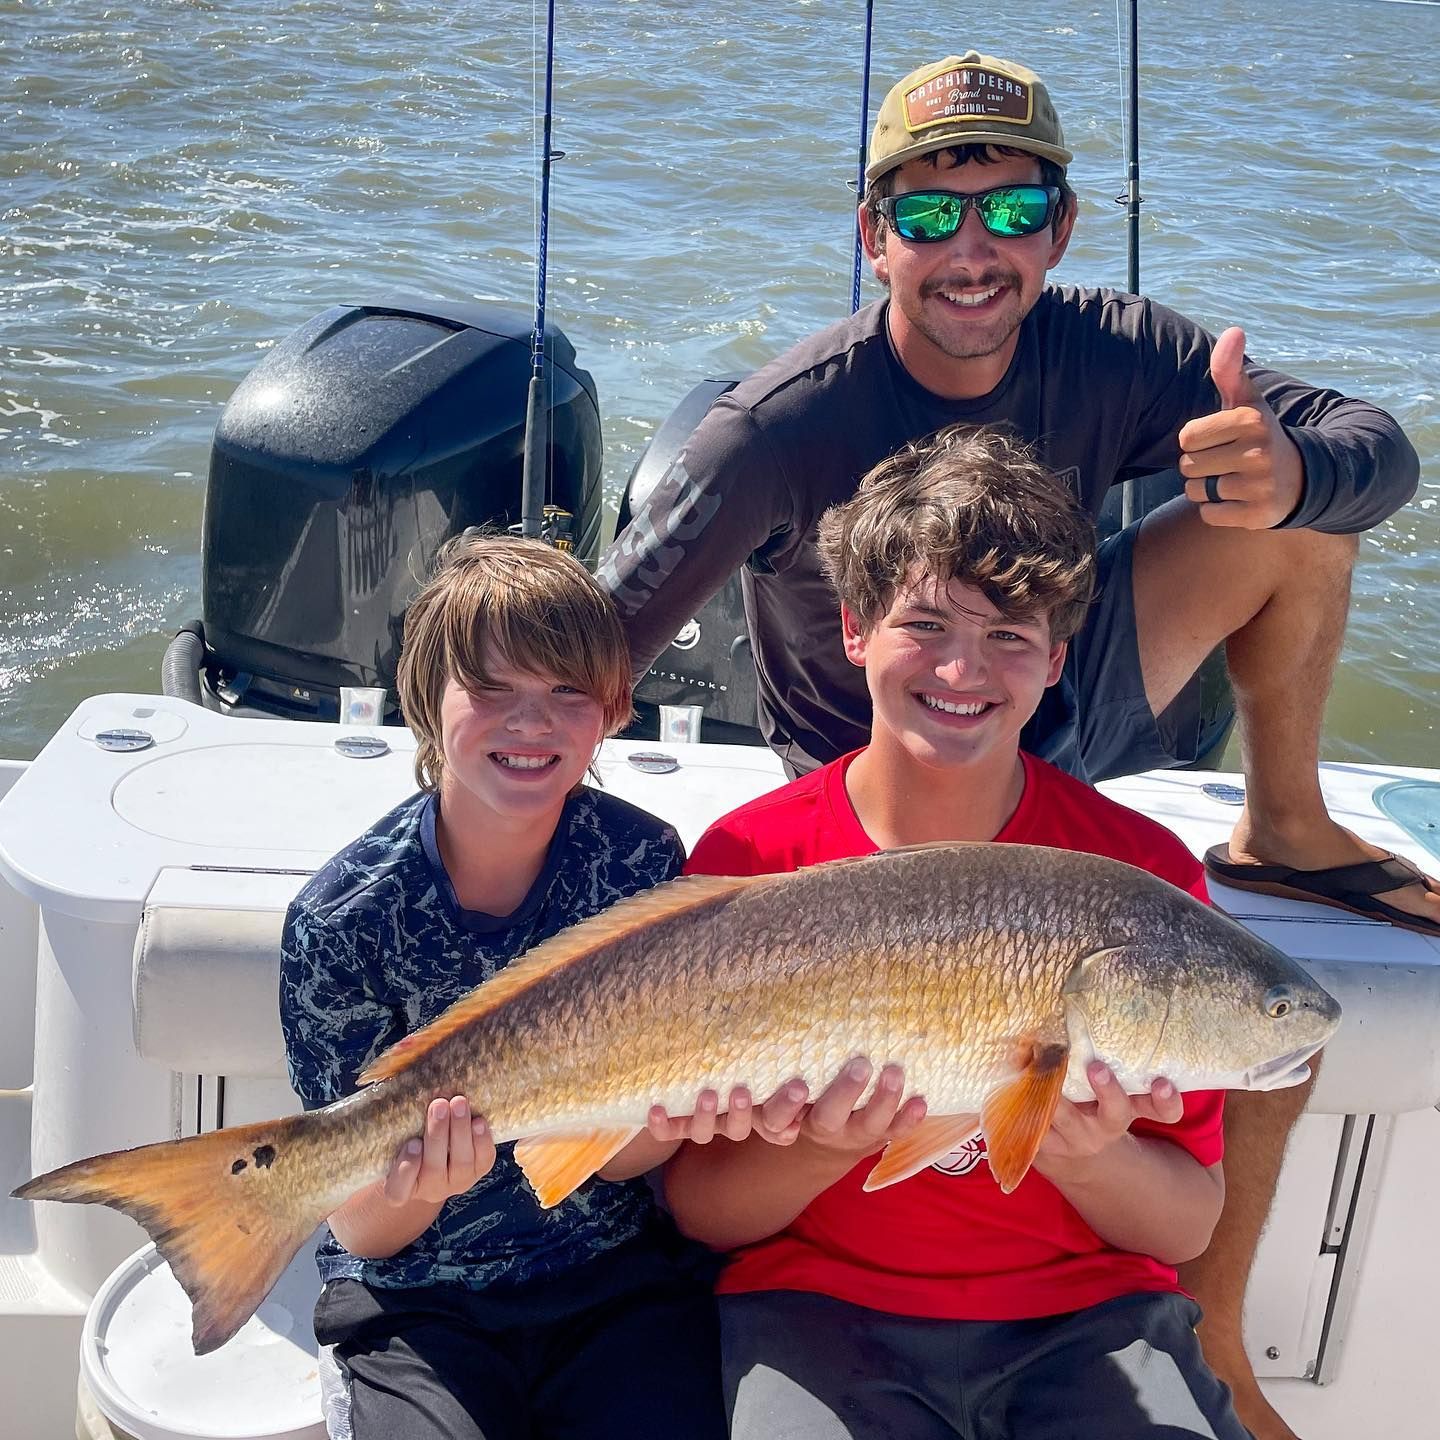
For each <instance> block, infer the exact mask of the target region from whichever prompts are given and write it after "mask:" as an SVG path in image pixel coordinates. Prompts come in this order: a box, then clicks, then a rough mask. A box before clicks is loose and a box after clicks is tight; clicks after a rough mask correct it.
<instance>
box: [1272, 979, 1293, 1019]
mask: <svg viewBox="0 0 1440 1440" xmlns="http://www.w3.org/2000/svg"><path fill="white" fill-rule="evenodd" d="M1294 1004H1295V1001H1294V998H1293V997H1292V996H1291V994H1290V987H1289V986H1288V985H1276V986H1275V987H1274V988H1273V989H1272V990H1271V991H1270V992H1269V993H1268V994H1267V995H1266V996H1265V1013H1266V1014H1267V1015H1268V1016H1269V1017H1270V1018H1271V1019H1272V1020H1281V1019H1284V1017H1285V1016H1286V1015H1288V1014H1289V1013H1290V1011H1291V1010H1292V1009H1293V1008H1294Z"/></svg>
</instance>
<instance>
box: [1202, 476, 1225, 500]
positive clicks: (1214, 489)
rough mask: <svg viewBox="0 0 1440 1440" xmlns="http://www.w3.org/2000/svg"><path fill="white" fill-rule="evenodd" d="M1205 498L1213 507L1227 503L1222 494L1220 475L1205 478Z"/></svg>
mask: <svg viewBox="0 0 1440 1440" xmlns="http://www.w3.org/2000/svg"><path fill="white" fill-rule="evenodd" d="M1205 498H1206V499H1207V500H1208V501H1209V502H1210V503H1211V504H1212V505H1223V504H1224V503H1225V501H1224V499H1223V497H1222V496H1221V494H1220V477H1219V476H1218V475H1207V476H1206V477H1205Z"/></svg>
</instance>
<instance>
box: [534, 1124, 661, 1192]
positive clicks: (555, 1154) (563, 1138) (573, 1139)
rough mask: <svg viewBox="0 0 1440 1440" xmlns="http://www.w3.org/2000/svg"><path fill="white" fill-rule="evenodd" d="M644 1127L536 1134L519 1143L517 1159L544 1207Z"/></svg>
mask: <svg viewBox="0 0 1440 1440" xmlns="http://www.w3.org/2000/svg"><path fill="white" fill-rule="evenodd" d="M642 1129H644V1126H641V1125H623V1126H617V1127H615V1128H614V1129H609V1130H569V1131H560V1132H557V1133H555V1134H553V1135H532V1136H531V1137H530V1138H529V1139H526V1140H521V1141H519V1142H518V1143H517V1144H516V1146H515V1163H516V1164H517V1165H518V1166H519V1167H520V1169H521V1171H522V1173H523V1174H524V1176H525V1178H526V1179H527V1180H528V1181H529V1182H530V1188H531V1189H532V1190H534V1192H535V1196H536V1198H537V1199H538V1200H539V1201H540V1208H541V1209H542V1210H550V1209H552V1208H553V1207H554V1206H556V1205H558V1204H559V1203H560V1202H561V1201H562V1200H563V1199H564V1198H565V1197H566V1196H567V1195H569V1194H570V1193H571V1192H572V1191H574V1190H578V1189H579V1188H580V1186H582V1185H583V1184H584V1183H585V1182H586V1181H587V1180H588V1179H589V1178H590V1177H591V1176H592V1175H593V1174H594V1173H595V1172H596V1171H597V1170H599V1169H601V1168H603V1167H604V1166H605V1165H607V1164H608V1163H609V1162H610V1161H611V1160H613V1159H614V1158H615V1156H616V1155H618V1154H619V1153H620V1152H621V1151H622V1150H623V1149H624V1148H625V1147H626V1146H627V1145H628V1144H629V1143H630V1142H631V1141H632V1140H633V1139H634V1138H635V1137H636V1136H637V1135H638V1134H639V1133H640V1131H641V1130H642Z"/></svg>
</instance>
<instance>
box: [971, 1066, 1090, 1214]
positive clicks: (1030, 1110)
mask: <svg viewBox="0 0 1440 1440" xmlns="http://www.w3.org/2000/svg"><path fill="white" fill-rule="evenodd" d="M1029 1050H1030V1053H1029V1055H1028V1057H1027V1058H1026V1059H1025V1062H1024V1064H1023V1065H1022V1066H1021V1068H1020V1072H1019V1073H1018V1074H1017V1075H1015V1076H1013V1077H1012V1078H1011V1079H1009V1080H1007V1081H1005V1082H1004V1083H1003V1084H1001V1085H998V1086H996V1088H995V1089H994V1090H992V1091H991V1092H990V1093H989V1095H987V1096H986V1097H985V1101H984V1103H983V1104H982V1105H981V1107H980V1123H981V1127H982V1129H983V1130H984V1132H985V1158H986V1160H987V1161H988V1162H989V1165H990V1173H991V1174H992V1175H993V1176H994V1177H995V1179H996V1180H997V1181H998V1182H999V1184H1000V1188H1001V1190H1003V1191H1004V1192H1005V1194H1007V1195H1008V1194H1010V1192H1011V1191H1012V1190H1014V1189H1015V1187H1016V1186H1017V1185H1018V1184H1019V1183H1020V1182H1021V1181H1022V1180H1023V1179H1024V1178H1025V1172H1026V1171H1027V1170H1029V1168H1030V1166H1031V1163H1032V1162H1033V1161H1034V1159H1035V1153H1036V1151H1038V1150H1039V1149H1040V1142H1041V1141H1042V1140H1044V1138H1045V1133H1046V1131H1048V1130H1049V1129H1050V1122H1051V1121H1052V1120H1054V1118H1055V1108H1056V1106H1058V1105H1059V1103H1060V1092H1061V1090H1063V1089H1064V1087H1065V1072H1066V1069H1067V1068H1068V1066H1069V1063H1070V1047H1069V1046H1068V1045H1065V1044H1062V1043H1060V1042H1058V1041H1044V1040H1039V1039H1037V1040H1034V1041H1032V1042H1031V1043H1030V1046H1029Z"/></svg>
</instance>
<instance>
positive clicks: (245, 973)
mask: <svg viewBox="0 0 1440 1440" xmlns="http://www.w3.org/2000/svg"><path fill="white" fill-rule="evenodd" d="M284 923H285V912H284V911H283V910H264V909H261V910H254V909H246V910H240V909H236V910H220V909H211V908H200V907H192V906H169V905H162V906H147V907H146V909H145V913H144V916H143V918H142V919H141V922H140V930H139V934H138V935H137V937H136V940H135V958H134V971H133V986H134V1014H135V1045H136V1048H137V1049H138V1050H139V1052H140V1054H141V1055H142V1056H143V1057H144V1058H145V1059H146V1060H150V1061H153V1062H154V1063H155V1064H158V1065H164V1066H166V1067H167V1068H168V1069H171V1070H178V1071H181V1072H182V1073H188V1074H200V1075H248V1076H257V1077H265V1078H267V1079H270V1078H275V1079H284V1078H285V1076H286V1070H285V1041H284V1038H283V1036H282V1035H281V1031H280V1010H279V1000H278V996H279V990H280V930H281V927H282V926H283V924H284Z"/></svg>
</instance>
